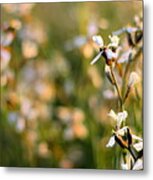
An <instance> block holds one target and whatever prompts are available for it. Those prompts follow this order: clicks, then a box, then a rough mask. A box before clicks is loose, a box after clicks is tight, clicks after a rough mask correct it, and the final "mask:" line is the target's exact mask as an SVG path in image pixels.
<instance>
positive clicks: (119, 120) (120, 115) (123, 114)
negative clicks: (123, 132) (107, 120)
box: [108, 110, 128, 127]
mask: <svg viewBox="0 0 153 180" xmlns="http://www.w3.org/2000/svg"><path fill="white" fill-rule="evenodd" d="M108 116H110V117H111V118H113V119H114V120H115V121H116V122H117V126H118V127H120V126H121V123H122V122H123V121H125V120H126V118H127V116H128V113H127V111H123V112H119V113H117V114H116V113H115V112H114V111H113V110H110V112H109V113H108Z"/></svg>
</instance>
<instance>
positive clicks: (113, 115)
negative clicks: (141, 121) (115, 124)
mask: <svg viewBox="0 0 153 180" xmlns="http://www.w3.org/2000/svg"><path fill="white" fill-rule="evenodd" d="M108 116H109V117H111V118H113V119H114V120H117V114H116V113H115V112H114V111H113V110H112V109H111V110H110V112H109V113H108Z"/></svg>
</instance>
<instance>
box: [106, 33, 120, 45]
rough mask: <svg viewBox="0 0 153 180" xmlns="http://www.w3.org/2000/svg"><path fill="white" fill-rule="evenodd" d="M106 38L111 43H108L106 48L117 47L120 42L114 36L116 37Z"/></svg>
mask: <svg viewBox="0 0 153 180" xmlns="http://www.w3.org/2000/svg"><path fill="white" fill-rule="evenodd" d="M108 37H109V39H110V41H111V43H110V44H109V45H108V46H111V47H118V45H119V41H120V39H119V37H118V36H116V35H113V36H108Z"/></svg>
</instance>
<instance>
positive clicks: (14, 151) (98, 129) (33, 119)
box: [0, 1, 142, 169]
mask: <svg viewBox="0 0 153 180" xmlns="http://www.w3.org/2000/svg"><path fill="white" fill-rule="evenodd" d="M141 11H142V2H141V1H127V2H121V1H120V2H80V3H37V4H3V5H1V108H0V117H1V120H0V153H1V158H0V165H1V166H12V167H52V168H97V169H120V163H119V161H120V157H119V154H120V148H118V146H115V147H113V148H111V149H109V148H106V144H107V142H108V140H109V138H110V135H111V131H112V127H113V122H112V121H111V119H110V118H108V116H107V114H108V112H109V111H110V109H114V110H116V109H117V103H116V102H117V99H116V96H115V95H114V89H113V88H112V85H111V84H110V83H109V82H108V80H107V79H106V77H105V75H104V63H103V61H99V62H97V63H96V64H95V65H94V66H91V65H90V62H91V60H92V59H93V57H94V56H95V55H96V53H97V51H98V49H96V47H95V46H94V44H93V43H92V41H91V38H92V36H93V35H95V34H100V35H101V36H102V37H103V39H104V41H105V44H107V43H108V42H109V41H108V40H109V39H108V35H110V34H111V32H112V31H116V30H118V29H120V28H122V27H124V26H126V25H128V24H129V23H130V24H131V23H132V22H133V18H134V16H135V15H137V14H140V13H141ZM141 68H142V63H140V64H139V70H140V71H141ZM131 99H132V103H128V102H127V107H126V109H127V111H128V114H129V118H128V121H127V123H128V124H129V125H130V127H131V128H132V130H133V131H134V132H135V133H136V134H137V135H140V136H142V89H141V84H140V85H139V88H138V89H137V90H136V91H134V92H133V96H131Z"/></svg>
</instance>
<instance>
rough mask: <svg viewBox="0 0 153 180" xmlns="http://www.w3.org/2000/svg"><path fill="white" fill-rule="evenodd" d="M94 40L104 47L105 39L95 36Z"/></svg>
mask: <svg viewBox="0 0 153 180" xmlns="http://www.w3.org/2000/svg"><path fill="white" fill-rule="evenodd" d="M92 40H93V41H94V42H95V43H96V44H97V45H98V46H100V47H103V46H104V41H103V38H102V37H101V36H99V35H98V36H93V37H92Z"/></svg>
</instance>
